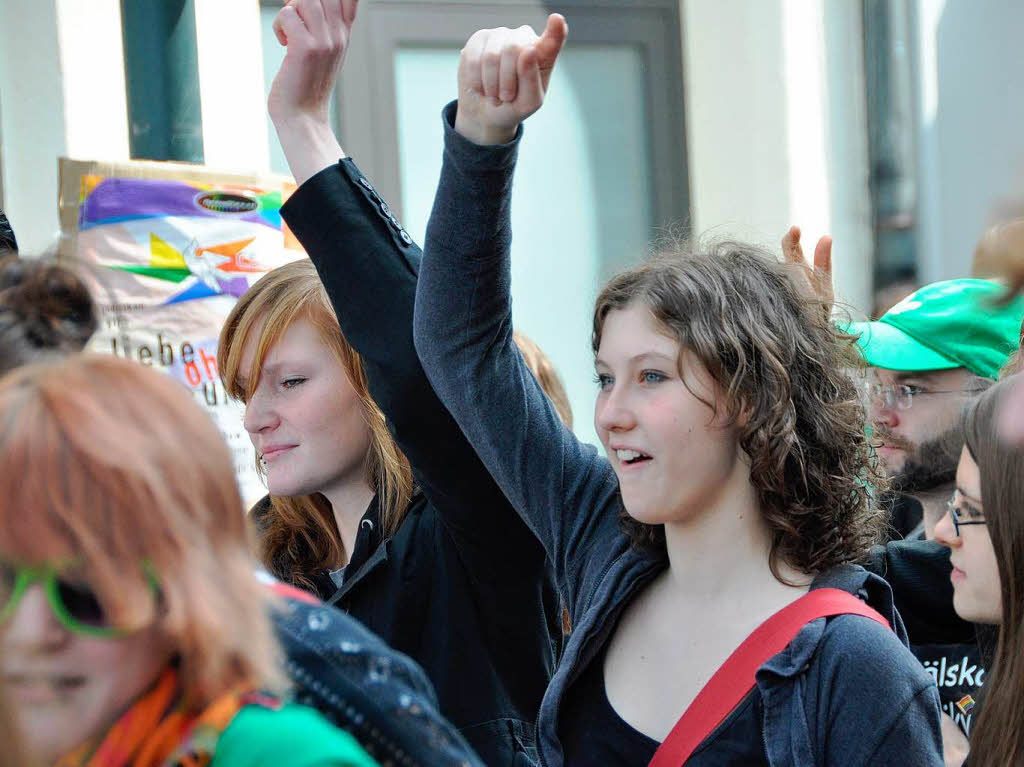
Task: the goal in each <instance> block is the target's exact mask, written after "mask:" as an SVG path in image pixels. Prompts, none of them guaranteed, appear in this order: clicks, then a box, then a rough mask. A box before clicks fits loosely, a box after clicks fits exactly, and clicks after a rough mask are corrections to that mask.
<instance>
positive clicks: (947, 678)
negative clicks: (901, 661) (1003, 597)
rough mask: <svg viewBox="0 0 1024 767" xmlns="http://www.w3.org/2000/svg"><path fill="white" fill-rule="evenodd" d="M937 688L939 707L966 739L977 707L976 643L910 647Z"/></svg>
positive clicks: (981, 677) (979, 668) (979, 671)
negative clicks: (940, 706)
mask: <svg viewBox="0 0 1024 767" xmlns="http://www.w3.org/2000/svg"><path fill="white" fill-rule="evenodd" d="M910 649H911V651H913V653H914V655H915V656H917V659H918V660H919V661H921V663H922V664H923V665H924V669H925V671H927V672H928V674H929V675H930V676H931V677H932V679H934V680H935V684H936V685H937V686H938V688H939V699H940V700H941V701H942V710H943V711H944V712H945V713H947V714H949V715H950V716H951V717H952V718H953V721H954V722H956V725H957V726H958V727H959V728H960V729H961V730H962V731H963V733H964V735H966V736H967V737H968V738H969V737H970V736H971V725H972V724H973V723H974V722H975V721H976V720H977V718H978V713H979V712H980V710H981V698H982V696H981V688H982V685H983V684H984V683H985V671H986V669H985V666H984V663H985V661H984V659H983V657H982V654H981V650H980V648H979V646H978V643H977V642H973V643H965V644H930V645H929V644H926V645H914V644H912V645H911V646H910Z"/></svg>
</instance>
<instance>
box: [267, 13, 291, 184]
mask: <svg viewBox="0 0 1024 767" xmlns="http://www.w3.org/2000/svg"><path fill="white" fill-rule="evenodd" d="M280 10H281V7H280V6H279V5H266V6H262V7H261V8H260V28H261V29H262V30H263V83H264V86H263V87H264V89H265V92H264V95H269V94H270V84H271V83H272V82H274V75H276V74H277V70H278V69H280V68H281V62H282V61H284V53H285V49H284V46H283V45H281V44H280V43H279V42H278V41H277V37H276V36H275V35H274V28H273V24H274V19H275V18H276V17H277V13H278V11H280ZM267 138H268V139H269V141H270V170H272V171H273V172H274V173H284V174H285V175H289V176H290V175H291V171H289V170H288V162H287V161H286V160H285V159H284V152H283V151H282V149H281V142H280V141H278V140H277V131H275V130H274V124H273V123H272V122H271V121H270V117H269V116H268V117H267Z"/></svg>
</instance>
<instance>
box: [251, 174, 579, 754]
mask: <svg viewBox="0 0 1024 767" xmlns="http://www.w3.org/2000/svg"><path fill="white" fill-rule="evenodd" d="M281 214H282V217H283V218H284V220H285V221H286V222H287V223H288V225H289V226H290V227H291V229H292V231H293V232H294V233H295V235H296V236H297V237H298V239H299V241H300V242H301V243H302V245H303V247H305V249H306V251H307V253H309V255H310V258H311V259H312V261H313V263H314V264H315V265H316V268H317V271H318V272H319V274H320V277H321V279H322V280H323V283H324V286H325V287H326V289H327V292H328V294H329V296H330V299H331V301H332V303H333V305H334V308H335V312H336V314H337V316H338V321H339V323H340V324H341V329H342V332H343V333H344V335H345V338H346V339H347V340H348V342H349V343H350V344H351V345H352V346H353V347H354V348H355V349H356V350H357V351H358V352H359V354H360V356H361V357H362V360H363V363H364V366H365V369H366V374H367V380H368V382H369V388H370V393H371V394H372V396H373V398H374V400H375V401H376V402H377V404H378V405H379V406H380V408H381V410H382V411H383V412H384V414H385V416H386V417H387V421H388V427H389V428H390V429H391V431H392V434H393V435H394V436H395V439H396V441H397V443H398V445H399V447H400V448H401V449H402V451H403V452H404V453H405V454H406V456H407V457H408V458H409V461H410V463H411V464H412V468H413V474H414V477H415V479H416V483H417V486H418V487H419V488H420V489H421V492H420V493H419V494H417V495H416V497H414V499H413V501H412V502H411V504H410V507H409V510H408V512H407V514H406V517H405V519H404V521H403V522H402V524H401V525H400V526H399V528H398V530H397V531H396V532H395V534H394V535H393V536H391V537H389V538H385V537H384V536H383V535H382V533H381V528H380V525H379V523H378V512H377V505H376V502H375V501H374V502H373V503H371V505H370V507H369V508H368V509H367V511H366V514H365V516H364V519H363V523H362V524H360V527H359V533H358V535H357V538H356V542H355V545H354V547H353V551H352V554H351V558H350V561H349V563H348V565H347V566H346V568H345V572H344V580H343V585H342V586H341V588H340V589H339V588H336V587H335V585H334V582H333V581H332V580H331V578H330V576H329V575H328V574H327V573H324V575H323V577H322V578H320V579H319V581H318V587H319V588H318V591H319V596H320V597H321V598H323V599H324V600H325V601H327V602H330V603H332V604H335V605H337V606H338V607H340V608H341V609H343V610H345V611H347V612H348V613H350V614H351V615H353V616H354V617H356V618H358V619H359V620H360V621H362V622H363V623H364V624H365V625H366V626H367V627H368V628H369V629H370V630H372V631H373V632H375V633H376V634H377V635H379V636H380V637H381V638H382V639H384V641H386V642H387V643H388V644H390V645H391V646H392V647H394V648H395V649H396V650H399V651H401V652H403V653H406V654H407V655H409V656H410V657H412V658H413V659H414V660H415V661H417V662H418V663H419V664H420V665H421V666H422V667H423V669H424V670H425V671H426V673H427V675H428V676H429V677H430V680H431V682H433V684H434V687H435V689H436V690H437V695H438V700H439V702H440V705H441V712H442V713H443V714H444V715H445V716H446V717H447V718H448V719H449V720H450V721H451V722H452V723H453V724H454V725H455V726H456V727H458V728H459V729H460V731H461V732H462V734H463V736H464V737H465V738H466V739H467V740H468V741H469V743H470V745H472V746H473V747H474V749H476V751H477V753H479V755H480V757H481V758H482V759H483V761H484V762H485V763H486V764H488V765H511V764H516V765H520V764H531V763H533V762H534V760H535V758H536V751H535V746H534V732H535V731H534V721H535V719H536V715H537V710H538V708H539V706H540V701H541V698H542V697H543V695H544V690H545V689H546V687H547V683H548V680H549V679H550V676H551V673H552V672H553V670H554V665H555V659H556V653H557V651H558V643H559V642H560V639H561V623H560V621H561V615H560V601H559V598H558V595H557V592H556V590H555V588H554V584H553V580H552V578H551V576H550V568H549V567H548V565H547V562H546V559H545V553H544V549H543V548H542V547H541V545H540V543H539V542H538V541H537V539H536V538H535V537H534V536H533V535H532V534H531V532H530V531H529V529H528V528H527V527H526V525H525V524H524V523H523V522H522V520H521V519H520V518H519V516H518V515H517V514H516V513H515V511H514V510H513V509H512V507H511V506H510V505H509V503H508V501H507V500H506V499H505V496H504V495H503V494H502V492H501V490H499V489H498V487H497V485H496V484H495V483H494V481H493V480H492V479H491V476H490V474H489V473H488V472H487V470H486V469H485V468H484V466H483V464H482V463H481V462H480V460H479V459H478V458H477V456H476V453H475V452H474V451H473V450H472V449H471V448H470V446H469V444H468V443H467V442H466V440H465V438H464V437H463V435H462V432H461V431H460V430H459V427H458V426H457V425H456V423H455V421H454V420H453V419H452V418H451V416H450V414H449V413H448V411H447V410H446V409H445V408H444V406H443V405H442V404H441V403H440V401H439V400H438V399H437V396H436V395H435V394H434V390H433V389H432V388H431V386H430V384H429V382H428V381H427V379H426V376H425V374H424V373H423V369H422V368H421V367H420V363H419V360H418V358H417V357H416V352H415V348H414V347H413V340H412V318H413V303H414V300H415V295H416V280H417V273H418V269H419V260H420V250H419V248H418V247H416V246H415V245H414V244H412V238H411V237H410V236H409V234H408V233H407V232H406V231H405V230H404V229H403V228H402V227H401V225H400V224H399V223H398V221H397V220H396V219H395V218H394V216H393V214H392V213H391V210H390V208H388V206H387V204H386V203H385V202H384V201H383V200H382V199H381V197H380V195H379V194H378V193H377V192H376V190H375V189H374V188H373V185H372V184H371V183H370V182H369V181H368V180H366V179H365V177H364V176H363V175H362V174H361V173H360V172H359V170H358V168H357V167H356V166H355V164H354V163H353V162H352V161H351V160H349V159H346V160H343V161H342V162H340V163H339V164H338V165H335V166H332V167H330V168H326V169H325V170H323V171H321V172H320V173H319V174H317V175H316V176H314V177H313V178H311V179H309V180H308V181H307V182H306V183H304V184H303V185H302V186H301V187H300V188H299V189H298V190H297V191H296V192H295V194H293V195H292V197H291V198H290V199H289V200H288V202H287V203H286V204H285V205H284V207H283V208H282V210H281ZM267 506H268V503H267V501H266V500H264V501H263V502H261V503H260V504H258V507H257V509H255V510H254V513H255V515H256V516H257V518H258V517H259V516H261V515H262V514H265V513H266V510H267Z"/></svg>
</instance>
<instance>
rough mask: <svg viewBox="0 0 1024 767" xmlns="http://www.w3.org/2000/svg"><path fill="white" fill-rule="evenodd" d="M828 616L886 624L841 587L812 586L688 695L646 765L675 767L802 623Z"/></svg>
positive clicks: (726, 713) (733, 705) (746, 690)
mask: <svg viewBox="0 0 1024 767" xmlns="http://www.w3.org/2000/svg"><path fill="white" fill-rule="evenodd" d="M831 615H861V616H863V617H865V618H870V619H871V620H873V621H877V622H878V623H881V624H882V625H883V626H885V627H886V628H889V622H888V621H887V620H886V619H885V618H883V617H882V615H881V614H880V613H879V612H878V611H877V610H875V609H873V608H871V607H869V606H868V605H867V604H865V603H864V602H862V601H861V600H859V599H858V598H857V597H855V596H854V595H853V594H850V593H849V592H846V591H843V590H841V589H814V590H813V591H808V592H807V593H806V594H804V595H803V596H802V597H800V598H799V599H797V600H796V601H795V602H793V603H792V604H789V605H787V606H786V607H783V608H782V609H781V610H779V611H778V612H777V613H775V614H774V615H772V616H771V617H770V618H768V619H767V620H766V621H765V622H764V623H762V624H761V625H760V626H758V627H757V628H756V629H754V631H753V633H751V634H750V636H748V637H747V638H746V639H744V640H743V643H742V644H740V646H739V647H737V648H736V649H735V650H734V651H733V653H732V655H730V656H729V657H728V658H727V659H726V661H725V663H723V664H722V665H721V666H719V668H718V671H716V672H715V674H714V676H712V677H711V679H709V680H708V683H707V684H706V685H704V687H703V689H701V691H700V692H699V693H698V694H697V697H696V698H694V699H693V702H692V703H691V704H690V706H689V708H687V709H686V711H685V712H684V713H683V715H682V717H680V719H679V721H678V722H676V725H675V727H673V728H672V732H670V733H669V734H668V737H667V738H665V741H664V742H663V743H662V744H661V746H660V747H659V748H658V750H657V752H656V753H655V754H654V758H653V759H651V762H650V765H649V767H680V766H681V765H683V764H685V763H686V760H687V759H689V758H690V755H691V754H692V753H693V751H694V749H696V748H697V746H699V745H700V744H701V742H702V741H703V740H704V738H706V737H707V736H708V735H710V734H711V733H712V732H713V731H714V729H715V728H716V727H717V726H718V725H719V724H721V723H722V721H724V720H725V718H726V717H727V716H729V714H730V713H731V712H732V710H733V709H734V708H736V706H737V705H739V703H740V701H742V700H743V699H744V698H745V697H746V696H747V693H749V692H750V691H751V690H752V689H753V688H754V685H755V684H756V680H755V678H754V675H755V674H756V673H757V670H758V669H759V668H760V667H761V666H762V665H763V664H764V663H765V661H767V660H768V659H769V658H771V657H772V656H773V655H777V654H778V653H780V652H782V651H783V650H784V649H785V648H786V645H788V644H789V643H790V642H791V641H793V638H794V637H795V636H796V635H797V634H798V633H799V632H800V629H802V628H803V627H804V626H806V625H807V624H808V623H810V622H811V621H813V620H816V619H817V618H826V617H828V616H831Z"/></svg>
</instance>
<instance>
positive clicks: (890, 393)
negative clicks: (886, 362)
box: [861, 381, 984, 410]
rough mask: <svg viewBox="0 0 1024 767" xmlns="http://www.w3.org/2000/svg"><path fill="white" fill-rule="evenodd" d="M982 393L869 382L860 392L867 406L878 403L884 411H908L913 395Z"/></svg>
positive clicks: (978, 390) (968, 390)
mask: <svg viewBox="0 0 1024 767" xmlns="http://www.w3.org/2000/svg"><path fill="white" fill-rule="evenodd" d="M982 391H984V389H922V388H921V387H920V386H910V385H909V384H897V385H895V386H885V385H883V384H880V383H872V382H871V381H865V382H864V383H863V384H861V392H862V393H863V394H864V398H865V401H866V402H867V404H868V405H870V404H871V403H873V402H880V403H882V404H883V405H884V406H885V408H886V410H892V409H893V408H896V409H898V410H910V407H911V406H912V405H913V404H914V395H917V396H919V397H924V396H926V395H929V394H977V393H978V392H982Z"/></svg>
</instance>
